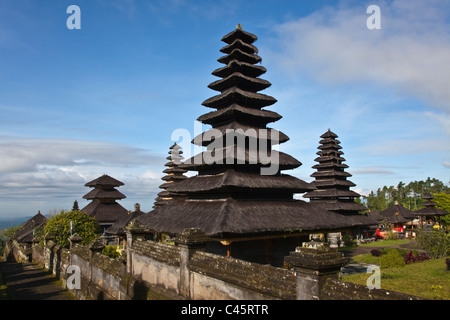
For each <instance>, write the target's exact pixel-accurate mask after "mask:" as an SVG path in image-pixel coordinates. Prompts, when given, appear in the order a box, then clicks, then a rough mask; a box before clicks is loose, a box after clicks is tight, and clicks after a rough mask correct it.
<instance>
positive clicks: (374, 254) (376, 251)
mask: <svg viewBox="0 0 450 320" xmlns="http://www.w3.org/2000/svg"><path fill="white" fill-rule="evenodd" d="M370 253H371V254H372V256H374V257H379V256H381V255H382V254H383V253H382V252H381V251H380V250H378V249H372V250H370Z"/></svg>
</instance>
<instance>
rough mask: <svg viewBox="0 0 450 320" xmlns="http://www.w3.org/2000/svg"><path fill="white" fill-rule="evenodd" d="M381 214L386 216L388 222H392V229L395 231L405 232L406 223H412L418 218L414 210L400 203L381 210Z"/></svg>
mask: <svg viewBox="0 0 450 320" xmlns="http://www.w3.org/2000/svg"><path fill="white" fill-rule="evenodd" d="M380 215H381V216H383V217H384V220H385V221H386V222H388V223H390V224H391V226H392V227H391V229H392V231H395V232H404V231H405V229H406V224H409V223H411V222H412V221H413V220H414V219H415V218H416V214H415V213H414V212H413V211H411V210H409V209H408V208H405V207H404V206H402V205H400V204H398V203H396V204H394V205H393V206H391V207H389V208H387V209H386V210H384V211H381V212H380Z"/></svg>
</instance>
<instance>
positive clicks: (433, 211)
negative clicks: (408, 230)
mask: <svg viewBox="0 0 450 320" xmlns="http://www.w3.org/2000/svg"><path fill="white" fill-rule="evenodd" d="M414 214H415V215H418V216H426V217H440V216H446V215H447V214H450V213H448V212H447V211H445V210H442V209H438V208H436V207H427V208H423V209H419V210H416V211H414Z"/></svg>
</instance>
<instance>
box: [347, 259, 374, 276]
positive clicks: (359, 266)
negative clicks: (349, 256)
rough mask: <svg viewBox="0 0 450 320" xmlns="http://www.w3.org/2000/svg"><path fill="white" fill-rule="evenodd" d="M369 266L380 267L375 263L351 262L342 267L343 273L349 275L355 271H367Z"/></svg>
mask: <svg viewBox="0 0 450 320" xmlns="http://www.w3.org/2000/svg"><path fill="white" fill-rule="evenodd" d="M369 267H378V266H377V265H375V264H367V263H353V262H350V263H348V264H346V265H345V266H344V267H342V269H341V275H343V276H347V275H349V274H353V273H366V272H367V269H368V268H369Z"/></svg>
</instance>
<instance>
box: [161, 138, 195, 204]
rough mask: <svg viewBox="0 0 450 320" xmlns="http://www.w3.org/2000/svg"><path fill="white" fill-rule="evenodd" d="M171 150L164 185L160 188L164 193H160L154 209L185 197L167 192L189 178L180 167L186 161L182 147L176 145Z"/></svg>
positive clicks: (163, 178)
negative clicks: (175, 184) (169, 188)
mask: <svg viewBox="0 0 450 320" xmlns="http://www.w3.org/2000/svg"><path fill="white" fill-rule="evenodd" d="M169 149H170V151H169V156H168V157H167V158H166V159H167V160H169V162H167V163H166V164H165V166H166V167H168V168H167V169H165V170H164V171H163V172H164V173H166V175H165V176H164V177H162V178H161V179H162V180H163V181H164V183H163V184H162V185H160V186H159V187H160V188H161V189H163V191H161V192H160V193H158V197H157V198H156V199H155V200H156V201H155V204H154V205H153V208H158V207H161V206H163V205H165V204H166V203H167V202H169V201H170V200H172V199H174V198H180V197H184V195H182V194H177V193H174V192H170V191H167V190H166V189H167V188H168V187H170V186H171V185H172V184H173V183H177V182H180V181H183V180H185V179H186V178H187V177H186V176H185V175H184V173H186V172H187V170H186V169H183V168H180V167H179V165H180V164H181V163H182V161H183V159H184V157H183V156H182V154H183V151H182V150H181V147H180V146H179V145H178V144H176V143H175V144H173V145H172V146H171V147H170V148H169Z"/></svg>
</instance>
